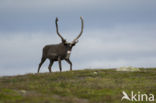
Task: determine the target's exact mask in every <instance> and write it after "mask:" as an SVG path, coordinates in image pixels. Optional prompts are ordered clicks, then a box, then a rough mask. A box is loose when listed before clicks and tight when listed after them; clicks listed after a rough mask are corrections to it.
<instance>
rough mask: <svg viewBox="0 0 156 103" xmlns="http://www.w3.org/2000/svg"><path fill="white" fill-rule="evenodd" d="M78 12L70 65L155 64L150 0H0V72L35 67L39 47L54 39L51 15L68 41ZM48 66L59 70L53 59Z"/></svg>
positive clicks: (155, 5) (155, 15)
mask: <svg viewBox="0 0 156 103" xmlns="http://www.w3.org/2000/svg"><path fill="white" fill-rule="evenodd" d="M80 16H82V17H83V19H84V32H83V35H82V36H81V37H80V39H79V43H78V44H77V45H76V46H75V47H74V48H73V51H72V55H71V60H72V62H73V70H78V69H85V68H117V67H121V66H135V67H156V63H155V61H156V46H155V44H156V0H0V75H1V76H2V75H17V74H24V73H35V72H37V67H38V64H39V62H40V59H41V54H42V48H43V47H44V46H45V45H47V44H57V43H59V42H60V38H59V37H58V36H57V34H56V32H55V31H56V30H55V29H56V28H55V18H56V17H58V18H59V22H58V24H59V29H60V33H61V34H62V36H63V37H64V38H66V39H67V40H68V41H72V40H73V39H74V38H75V37H76V36H77V35H78V34H79V32H80V28H81V22H80ZM48 64H49V60H47V61H46V62H45V63H44V65H43V66H42V67H41V72H48V69H47V67H48ZM62 65H63V70H69V65H68V64H67V63H66V62H64V61H63V62H62ZM52 70H53V71H58V70H59V68H58V63H57V62H56V63H54V65H53V67H52Z"/></svg>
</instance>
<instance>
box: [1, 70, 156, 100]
mask: <svg viewBox="0 0 156 103" xmlns="http://www.w3.org/2000/svg"><path fill="white" fill-rule="evenodd" d="M139 70H140V71H139V72H120V71H116V70H115V69H108V70H106V69H99V70H93V69H92V70H89V69H87V70H77V71H67V72H62V73H59V72H53V73H41V74H26V75H19V76H12V77H11V76H10V77H0V103H69V102H70V103H80V102H81V103H105V102H107V103H120V102H121V97H122V93H121V92H122V91H123V90H125V91H126V92H127V93H130V92H131V91H132V90H133V91H136V92H137V91H140V92H143V93H147V94H148V93H152V94H154V95H156V84H155V83H156V68H152V69H150V68H148V69H145V68H140V69H139ZM124 102H125V103H128V101H124Z"/></svg>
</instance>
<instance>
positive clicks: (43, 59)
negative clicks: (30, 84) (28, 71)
mask: <svg viewBox="0 0 156 103" xmlns="http://www.w3.org/2000/svg"><path fill="white" fill-rule="evenodd" d="M45 60H46V58H44V57H42V59H41V62H40V64H39V66H38V71H37V72H38V73H39V71H40V68H41V66H42V64H43V63H44V61H45Z"/></svg>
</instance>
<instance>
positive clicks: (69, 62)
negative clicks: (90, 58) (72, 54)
mask: <svg viewBox="0 0 156 103" xmlns="http://www.w3.org/2000/svg"><path fill="white" fill-rule="evenodd" d="M65 61H66V62H67V63H68V64H70V71H72V62H71V61H70V59H65Z"/></svg>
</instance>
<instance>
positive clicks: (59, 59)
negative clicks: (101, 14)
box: [58, 57, 62, 72]
mask: <svg viewBox="0 0 156 103" xmlns="http://www.w3.org/2000/svg"><path fill="white" fill-rule="evenodd" d="M58 63H59V68H60V72H62V65H61V58H60V57H58Z"/></svg>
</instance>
